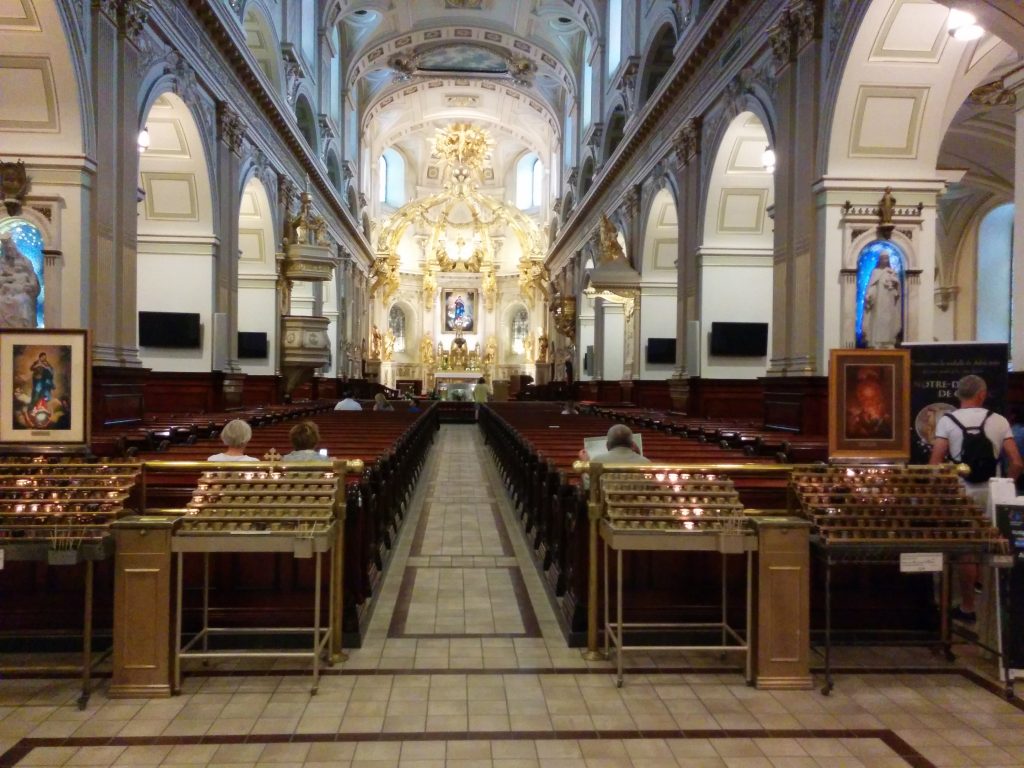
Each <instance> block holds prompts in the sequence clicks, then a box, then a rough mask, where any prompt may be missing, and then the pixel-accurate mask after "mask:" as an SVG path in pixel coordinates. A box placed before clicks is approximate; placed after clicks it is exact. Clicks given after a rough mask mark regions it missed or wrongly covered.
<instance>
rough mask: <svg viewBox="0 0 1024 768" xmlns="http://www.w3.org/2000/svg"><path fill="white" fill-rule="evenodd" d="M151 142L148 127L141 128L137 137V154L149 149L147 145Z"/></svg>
mask: <svg viewBox="0 0 1024 768" xmlns="http://www.w3.org/2000/svg"><path fill="white" fill-rule="evenodd" d="M151 143H152V142H151V141H150V138H149V128H143V129H142V130H141V131H139V138H138V144H139V154H140V155H141V154H142V153H143V152H145V151H146V150H147V149H149V145H150V144H151Z"/></svg>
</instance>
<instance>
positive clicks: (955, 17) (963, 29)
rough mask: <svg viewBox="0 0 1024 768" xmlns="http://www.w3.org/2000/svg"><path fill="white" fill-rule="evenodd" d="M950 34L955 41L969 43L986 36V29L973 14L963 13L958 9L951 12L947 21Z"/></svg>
mask: <svg viewBox="0 0 1024 768" xmlns="http://www.w3.org/2000/svg"><path fill="white" fill-rule="evenodd" d="M947 26H948V27H949V34H950V35H951V36H952V37H953V39H954V40H960V41H964V42H966V41H969V40H977V39H978V38H979V37H981V36H982V35H984V34H985V30H984V28H983V27H982V26H981V25H979V24H978V20H977V19H976V18H975V16H974V14H973V13H968V12H967V11H961V10H958V9H956V8H954V9H953V10H951V11H950V12H949V18H948V19H947Z"/></svg>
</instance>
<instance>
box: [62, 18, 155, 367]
mask: <svg viewBox="0 0 1024 768" xmlns="http://www.w3.org/2000/svg"><path fill="white" fill-rule="evenodd" d="M92 9H93V13H92V15H91V22H90V23H91V38H92V45H91V46H90V61H89V66H90V69H91V72H90V75H91V79H92V82H93V95H94V99H95V116H96V117H95V119H96V125H95V128H96V151H95V154H94V157H95V161H96V176H95V188H94V194H93V196H92V200H93V209H92V211H91V218H92V227H93V230H92V232H91V234H90V240H91V243H90V245H91V249H90V250H91V253H90V254H89V257H88V264H87V265H83V271H84V270H87V271H88V275H89V278H88V286H89V289H88V290H89V297H88V300H87V301H85V302H83V317H82V319H81V320H82V323H83V324H88V327H89V328H90V329H91V330H92V346H93V349H92V353H93V364H94V365H96V366H110V367H138V366H141V361H140V360H139V351H138V344H137V335H136V308H137V306H138V303H137V295H136V293H137V289H138V286H137V274H138V266H137V261H138V255H137V250H138V201H137V200H136V194H137V192H136V190H137V188H138V174H139V153H138V146H137V139H138V131H139V120H140V115H139V114H138V110H139V105H138V98H139V93H138V84H139V80H138V76H137V70H138V65H139V49H138V47H137V45H136V42H137V40H138V39H139V37H140V35H141V33H142V29H143V27H144V25H145V24H146V21H147V19H148V15H149V4H148V3H147V2H144V1H143V0H102V1H98V2H94V3H93V5H92ZM69 319H70V318H69Z"/></svg>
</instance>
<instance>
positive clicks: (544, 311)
mask: <svg viewBox="0 0 1024 768" xmlns="http://www.w3.org/2000/svg"><path fill="white" fill-rule="evenodd" d="M492 144H493V142H492V140H491V137H490V135H489V134H488V132H487V131H485V130H484V129H482V128H479V127H477V126H475V125H470V124H465V123H456V124H453V125H450V126H448V127H447V128H445V129H443V130H440V131H439V132H438V135H437V137H436V138H435V139H434V147H433V155H432V159H434V160H435V161H436V162H437V163H438V167H439V174H438V175H439V181H440V188H439V189H437V191H435V192H432V193H430V194H427V195H425V196H423V197H420V198H418V199H416V200H414V201H413V202H411V203H408V204H406V205H404V206H403V207H401V208H399V209H398V210H397V211H395V213H394V214H393V215H392V216H390V217H389V218H387V219H385V220H384V222H383V224H382V226H381V228H380V230H379V233H378V237H377V243H376V248H377V256H376V261H375V264H374V273H373V284H372V285H371V289H370V290H371V294H372V302H371V310H370V318H371V320H370V322H371V324H372V333H371V344H370V350H369V357H370V359H371V360H379V361H381V363H380V365H381V373H380V381H381V383H382V384H386V385H388V386H392V387H395V386H396V385H397V383H398V382H399V381H400V380H419V381H421V382H422V386H423V389H424V390H425V391H432V390H435V389H437V388H442V386H447V385H451V384H454V383H469V382H475V381H477V380H479V378H480V377H484V378H485V379H486V380H487V381H488V382H491V381H494V380H503V379H510V378H511V377H513V376H516V375H521V374H526V375H530V376H533V377H534V378H535V379H537V378H538V369H540V372H541V373H542V374H543V373H544V372H545V371H546V370H549V369H550V366H547V365H544V364H545V363H548V362H549V318H548V310H549V303H550V299H551V293H550V287H549V283H550V277H549V275H548V274H547V270H546V269H545V268H544V264H543V262H544V247H543V242H542V239H541V234H540V229H539V227H538V225H537V223H536V222H535V221H534V220H533V219H532V218H530V217H529V216H528V215H526V213H524V212H523V211H521V210H519V209H518V208H516V207H515V206H513V205H510V204H506V203H504V202H502V199H501V198H502V196H503V194H504V189H503V187H502V186H500V185H495V184H494V182H489V183H490V184H491V186H488V185H487V182H485V174H484V171H485V169H487V168H488V167H489V165H488V164H489V161H490V152H491V147H492ZM487 175H488V176H493V174H487Z"/></svg>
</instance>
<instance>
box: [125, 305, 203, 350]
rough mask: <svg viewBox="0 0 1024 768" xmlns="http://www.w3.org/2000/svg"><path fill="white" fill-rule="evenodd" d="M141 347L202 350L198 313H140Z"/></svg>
mask: <svg viewBox="0 0 1024 768" xmlns="http://www.w3.org/2000/svg"><path fill="white" fill-rule="evenodd" d="M139 346H140V347H169V348H174V349H202V347H203V334H202V330H201V328H200V326H199V315H198V313H195V312H139Z"/></svg>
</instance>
